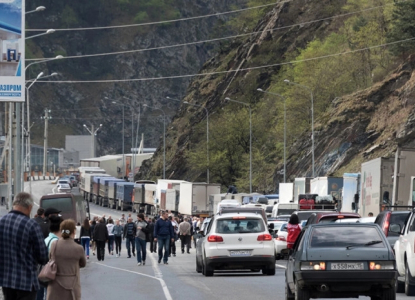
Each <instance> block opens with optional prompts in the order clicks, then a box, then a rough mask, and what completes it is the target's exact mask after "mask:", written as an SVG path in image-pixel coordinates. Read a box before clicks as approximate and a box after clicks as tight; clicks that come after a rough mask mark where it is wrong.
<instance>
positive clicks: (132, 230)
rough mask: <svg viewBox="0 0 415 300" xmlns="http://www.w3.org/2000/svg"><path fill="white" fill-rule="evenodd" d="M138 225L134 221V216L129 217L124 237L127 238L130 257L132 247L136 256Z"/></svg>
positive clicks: (129, 256) (126, 245)
mask: <svg viewBox="0 0 415 300" xmlns="http://www.w3.org/2000/svg"><path fill="white" fill-rule="evenodd" d="M136 233H137V227H136V226H135V224H134V222H133V218H128V221H127V224H125V226H124V239H126V242H125V247H126V248H127V253H128V258H131V247H132V248H133V249H132V250H133V255H134V256H135V243H134V239H135V235H136Z"/></svg>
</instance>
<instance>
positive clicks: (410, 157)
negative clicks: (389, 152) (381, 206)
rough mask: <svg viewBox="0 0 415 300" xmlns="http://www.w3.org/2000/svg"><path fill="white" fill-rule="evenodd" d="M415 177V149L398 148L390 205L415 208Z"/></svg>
mask: <svg viewBox="0 0 415 300" xmlns="http://www.w3.org/2000/svg"><path fill="white" fill-rule="evenodd" d="M414 177H415V148H398V149H397V150H396V153H395V162H394V176H393V194H392V195H391V198H392V201H391V203H389V204H393V205H398V206H413V204H414V197H413V196H414V195H413V192H414V187H413V179H414Z"/></svg>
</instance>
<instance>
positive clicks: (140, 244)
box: [135, 237, 147, 263]
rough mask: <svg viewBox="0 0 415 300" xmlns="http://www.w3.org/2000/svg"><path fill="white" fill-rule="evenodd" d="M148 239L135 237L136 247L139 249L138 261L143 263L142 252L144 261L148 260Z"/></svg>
mask: <svg viewBox="0 0 415 300" xmlns="http://www.w3.org/2000/svg"><path fill="white" fill-rule="evenodd" d="M146 247H147V241H146V240H143V239H140V238H139V237H136V238H135V248H136V250H137V262H139V263H141V252H143V261H146V255H147V249H146Z"/></svg>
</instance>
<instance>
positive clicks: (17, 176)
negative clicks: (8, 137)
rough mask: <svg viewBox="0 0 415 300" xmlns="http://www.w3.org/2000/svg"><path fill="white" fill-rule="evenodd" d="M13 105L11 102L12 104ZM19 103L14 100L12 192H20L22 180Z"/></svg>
mask: <svg viewBox="0 0 415 300" xmlns="http://www.w3.org/2000/svg"><path fill="white" fill-rule="evenodd" d="M12 105H13V104H12ZM21 116H22V115H21V103H19V102H16V111H15V115H14V126H15V128H14V130H15V131H13V132H15V136H14V151H13V154H14V194H17V193H20V192H21V191H22V181H21V177H22V176H23V175H22V168H21V167H22V161H21V160H20V159H21V157H20V151H21V149H20V148H21V145H20V139H21V132H22V127H21V124H20V120H21Z"/></svg>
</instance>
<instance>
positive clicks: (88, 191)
mask: <svg viewBox="0 0 415 300" xmlns="http://www.w3.org/2000/svg"><path fill="white" fill-rule="evenodd" d="M94 177H111V176H110V175H107V174H100V173H87V174H85V175H84V177H83V178H82V188H83V191H82V192H83V193H84V199H86V200H88V201H89V202H91V201H92V183H93V180H94Z"/></svg>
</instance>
